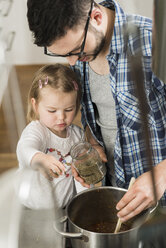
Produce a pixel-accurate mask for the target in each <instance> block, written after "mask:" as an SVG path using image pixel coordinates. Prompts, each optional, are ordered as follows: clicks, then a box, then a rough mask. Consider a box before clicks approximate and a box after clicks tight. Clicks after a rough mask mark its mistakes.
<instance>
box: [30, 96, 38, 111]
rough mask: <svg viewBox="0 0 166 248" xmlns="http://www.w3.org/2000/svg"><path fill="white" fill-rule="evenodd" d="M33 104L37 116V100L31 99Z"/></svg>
mask: <svg viewBox="0 0 166 248" xmlns="http://www.w3.org/2000/svg"><path fill="white" fill-rule="evenodd" d="M31 104H32V107H33V111H34V112H35V113H36V114H37V103H36V100H35V98H31Z"/></svg>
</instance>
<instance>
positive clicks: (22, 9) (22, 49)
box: [0, 0, 65, 65]
mask: <svg viewBox="0 0 166 248" xmlns="http://www.w3.org/2000/svg"><path fill="white" fill-rule="evenodd" d="M9 5H10V6H9ZM8 6H9V12H8V15H4V13H5V12H6V11H7V9H8ZM26 14H27V1H26V0H1V1H0V37H1V38H2V35H3V39H4V40H5V41H6V42H9V43H10V44H11V43H12V41H13V44H12V47H11V50H10V51H7V52H6V59H7V61H8V63H10V64H17V65H21V64H45V63H48V62H51V63H55V62H64V61H65V60H64V59H62V58H59V59H58V60H57V59H56V58H50V57H48V56H46V55H44V54H43V48H41V47H37V46H36V45H34V44H33V40H32V33H31V32H30V31H29V27H28V22H27V17H26ZM14 36H15V37H14ZM10 44H8V45H9V46H10Z"/></svg>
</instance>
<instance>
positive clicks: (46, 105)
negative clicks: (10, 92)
mask: <svg viewBox="0 0 166 248" xmlns="http://www.w3.org/2000/svg"><path fill="white" fill-rule="evenodd" d="M80 99H81V86H80V84H79V82H78V79H77V78H76V75H75V74H74V72H73V71H72V70H71V69H70V68H69V67H67V66H64V65H62V64H55V65H46V66H44V67H42V68H41V69H40V70H39V71H38V72H37V73H36V75H35V78H34V80H33V82H32V86H31V88H30V91H29V96H28V114H27V120H28V122H29V124H28V125H27V126H26V128H25V129H24V130H23V132H22V135H21V138H20V140H19V142H18V145H17V158H18V161H19V171H18V173H20V174H21V172H22V171H25V170H24V169H25V168H32V169H34V170H37V171H39V172H40V173H39V172H38V173H35V171H34V173H33V178H31V182H30V192H29V194H28V196H27V197H26V199H24V200H22V203H23V204H24V205H26V206H27V207H30V208H33V209H38V208H50V207H52V206H53V201H52V200H53V199H52V198H53V197H54V202H55V203H56V207H59V208H64V207H65V206H66V204H67V203H68V201H69V200H70V199H71V198H72V196H73V195H74V192H75V190H74V188H75V187H74V180H73V176H72V173H71V156H70V149H71V147H72V146H73V145H74V144H75V143H76V142H79V141H81V140H84V133H83V131H82V129H81V128H80V127H78V126H76V125H72V121H73V120H74V117H75V116H76V114H77V112H78V110H79V106H80ZM48 179H49V180H50V181H49V180H48ZM50 185H51V187H50ZM84 189H85V188H84Z"/></svg>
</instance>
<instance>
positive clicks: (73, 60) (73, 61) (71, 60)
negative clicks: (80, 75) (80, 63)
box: [67, 56, 78, 65]
mask: <svg viewBox="0 0 166 248" xmlns="http://www.w3.org/2000/svg"><path fill="white" fill-rule="evenodd" d="M67 60H68V62H69V64H70V65H75V64H76V62H77V60H78V56H69V57H67Z"/></svg>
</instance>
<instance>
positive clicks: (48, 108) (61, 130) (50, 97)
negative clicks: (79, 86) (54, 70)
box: [31, 86, 77, 137]
mask: <svg viewBox="0 0 166 248" xmlns="http://www.w3.org/2000/svg"><path fill="white" fill-rule="evenodd" d="M76 100H77V91H71V92H68V93H65V92H62V91H61V90H60V89H54V88H52V87H50V86H47V87H44V88H42V89H41V92H40V100H39V103H38V104H37V103H36V101H35V99H34V98H32V99H31V101H32V105H33V108H34V111H35V112H36V114H37V116H38V118H39V121H40V122H41V123H42V124H44V125H45V126H46V127H48V128H49V129H50V130H51V131H52V132H54V133H55V134H56V135H58V136H60V137H66V128H67V127H68V126H69V125H70V124H71V123H72V121H73V120H74V117H75V114H76Z"/></svg>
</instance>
